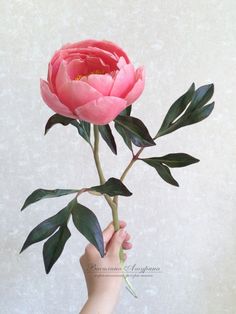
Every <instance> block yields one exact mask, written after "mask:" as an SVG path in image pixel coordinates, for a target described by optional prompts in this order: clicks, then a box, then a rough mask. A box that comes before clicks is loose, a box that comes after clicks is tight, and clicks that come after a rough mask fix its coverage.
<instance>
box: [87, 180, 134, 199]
mask: <svg viewBox="0 0 236 314" xmlns="http://www.w3.org/2000/svg"><path fill="white" fill-rule="evenodd" d="M89 190H92V191H96V192H99V193H101V194H107V195H109V196H116V195H122V196H130V195H132V193H131V192H130V191H129V190H128V189H127V187H126V186H125V185H124V184H123V183H122V182H121V181H120V180H119V179H116V178H110V179H109V180H107V181H106V182H105V183H104V184H102V185H98V186H93V187H91V188H90V189H89Z"/></svg>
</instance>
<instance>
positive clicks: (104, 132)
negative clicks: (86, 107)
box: [98, 124, 117, 155]
mask: <svg viewBox="0 0 236 314" xmlns="http://www.w3.org/2000/svg"><path fill="white" fill-rule="evenodd" d="M98 130H99V132H100V134H101V136H102V138H103V139H104V141H105V142H106V143H107V145H108V146H109V147H110V149H111V151H112V152H113V153H114V154H115V155H116V154H117V148H116V142H115V139H114V136H113V134H112V132H111V128H110V126H109V124H106V125H99V126H98Z"/></svg>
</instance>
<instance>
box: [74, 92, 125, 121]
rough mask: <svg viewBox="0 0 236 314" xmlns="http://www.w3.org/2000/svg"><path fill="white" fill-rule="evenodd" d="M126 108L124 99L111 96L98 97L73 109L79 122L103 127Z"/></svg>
mask: <svg viewBox="0 0 236 314" xmlns="http://www.w3.org/2000/svg"><path fill="white" fill-rule="evenodd" d="M125 108H126V101H125V100H124V99H121V98H118V97H112V96H104V97H100V98H98V99H96V100H94V101H91V102H89V103H87V104H86V105H84V106H81V107H78V108H77V109H75V112H76V114H77V115H78V117H79V119H80V120H85V121H87V122H90V123H94V124H97V125H103V124H107V123H109V122H111V121H112V120H114V119H115V118H116V117H117V116H118V114H119V113H120V112H121V111H122V110H124V109H125Z"/></svg>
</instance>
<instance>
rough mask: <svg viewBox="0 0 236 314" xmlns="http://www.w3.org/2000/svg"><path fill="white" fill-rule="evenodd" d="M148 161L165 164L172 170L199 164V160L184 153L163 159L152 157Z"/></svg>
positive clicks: (166, 156) (170, 155)
mask: <svg viewBox="0 0 236 314" xmlns="http://www.w3.org/2000/svg"><path fill="white" fill-rule="evenodd" d="M143 160H144V159H143ZM148 160H151V161H153V162H155V161H156V162H157V163H163V164H165V165H166V166H168V167H171V168H177V167H185V166H189V165H191V164H194V163H196V162H199V159H197V158H194V157H192V156H190V155H188V154H184V153H177V154H168V155H165V156H162V157H151V158H148Z"/></svg>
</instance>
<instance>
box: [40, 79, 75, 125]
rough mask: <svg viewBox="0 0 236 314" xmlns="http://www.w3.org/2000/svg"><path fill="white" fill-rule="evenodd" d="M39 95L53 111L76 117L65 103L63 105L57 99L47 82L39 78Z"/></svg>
mask: <svg viewBox="0 0 236 314" xmlns="http://www.w3.org/2000/svg"><path fill="white" fill-rule="evenodd" d="M40 89H41V95H42V98H43V100H44V102H45V103H46V104H47V105H48V107H49V108H51V109H52V110H53V111H54V112H56V113H59V114H61V115H62V116H66V117H70V118H75V119H78V117H77V116H76V115H74V114H73V113H72V112H71V111H70V110H69V109H68V108H67V107H66V106H65V105H63V104H62V103H61V102H60V100H59V99H58V97H57V95H56V94H54V93H52V92H51V90H50V88H49V86H48V82H46V81H44V80H42V79H41V80H40Z"/></svg>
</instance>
